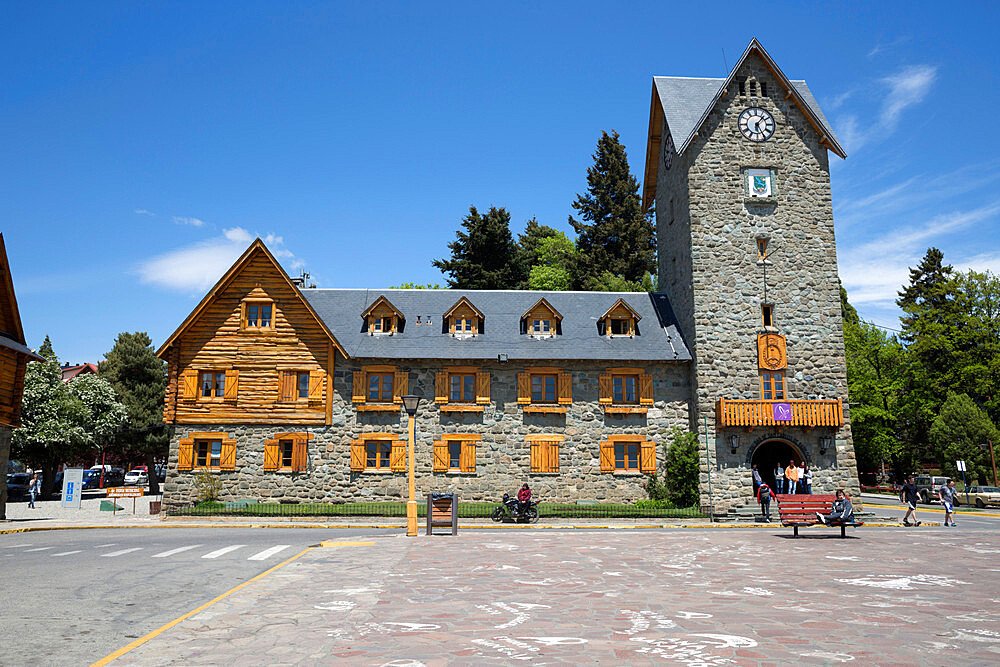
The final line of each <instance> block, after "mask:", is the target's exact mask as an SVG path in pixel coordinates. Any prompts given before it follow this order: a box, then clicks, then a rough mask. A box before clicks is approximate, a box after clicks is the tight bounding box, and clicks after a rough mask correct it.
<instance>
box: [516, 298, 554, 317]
mask: <svg viewBox="0 0 1000 667" xmlns="http://www.w3.org/2000/svg"><path fill="white" fill-rule="evenodd" d="M537 317H542V318H551V319H554V320H556V321H557V322H559V321H561V320H562V315H560V314H559V311H558V310H556V309H555V308H553V307H552V304H551V303H549V302H548V301H547V300H546V299H545V297H542V298H541V299H539V300H538V301H536V302H535V305H534V306H532V307H531V308H529V309H528V310H527V311H525V313H524V315H522V316H521V320H522V321H524V320H529V319H532V318H537Z"/></svg>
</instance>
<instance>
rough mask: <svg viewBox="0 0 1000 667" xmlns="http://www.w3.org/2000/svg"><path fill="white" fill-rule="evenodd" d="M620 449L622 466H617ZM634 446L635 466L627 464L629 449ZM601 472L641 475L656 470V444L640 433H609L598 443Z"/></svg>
mask: <svg viewBox="0 0 1000 667" xmlns="http://www.w3.org/2000/svg"><path fill="white" fill-rule="evenodd" d="M619 445H620V446H621V449H622V456H623V463H624V466H623V467H618V449H619ZM632 446H634V447H635V448H636V450H635V451H636V456H637V458H636V467H635V468H633V467H630V466H629V456H628V455H629V450H630V448H631V447H632ZM600 448H601V451H600V462H601V472H602V473H607V474H619V475H641V474H649V473H654V472H656V470H657V461H656V450H657V444H656V443H655V442H654V441H652V440H650V439H649V438H647V437H646V436H644V435H641V434H623V435H609V436H608V437H607V440H604V441H602V442H601V445H600Z"/></svg>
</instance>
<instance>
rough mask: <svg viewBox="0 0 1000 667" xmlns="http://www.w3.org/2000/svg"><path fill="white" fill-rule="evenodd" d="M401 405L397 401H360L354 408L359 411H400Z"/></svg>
mask: <svg viewBox="0 0 1000 667" xmlns="http://www.w3.org/2000/svg"><path fill="white" fill-rule="evenodd" d="M400 407H401V406H399V405H396V404H395V403H374V404H372V403H359V404H357V405H355V406H354V409H355V410H357V411H358V412H399V410H400Z"/></svg>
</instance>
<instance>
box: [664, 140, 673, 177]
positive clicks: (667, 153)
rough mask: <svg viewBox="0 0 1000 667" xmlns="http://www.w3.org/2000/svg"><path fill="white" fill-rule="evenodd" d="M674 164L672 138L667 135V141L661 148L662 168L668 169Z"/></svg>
mask: <svg viewBox="0 0 1000 667" xmlns="http://www.w3.org/2000/svg"><path fill="white" fill-rule="evenodd" d="M673 163H674V138H673V137H672V136H670V133H669V132H668V133H667V140H666V142H664V146H663V166H664V167H665V168H666V169H670V165H672V164H673Z"/></svg>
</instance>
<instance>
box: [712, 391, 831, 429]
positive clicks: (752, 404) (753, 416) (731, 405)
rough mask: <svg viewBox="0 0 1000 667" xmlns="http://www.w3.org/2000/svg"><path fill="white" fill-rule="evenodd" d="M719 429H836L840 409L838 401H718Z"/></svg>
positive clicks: (722, 399)
mask: <svg viewBox="0 0 1000 667" xmlns="http://www.w3.org/2000/svg"><path fill="white" fill-rule="evenodd" d="M715 414H716V418H717V419H718V422H719V426H736V427H739V426H743V427H746V428H756V427H760V426H798V427H802V428H815V427H817V426H821V427H828V428H840V427H841V426H843V425H844V406H843V405H842V404H841V402H840V399H833V400H823V401H792V400H788V401H736V400H730V399H727V398H720V399H719V401H718V403H717V405H716V411H715Z"/></svg>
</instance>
